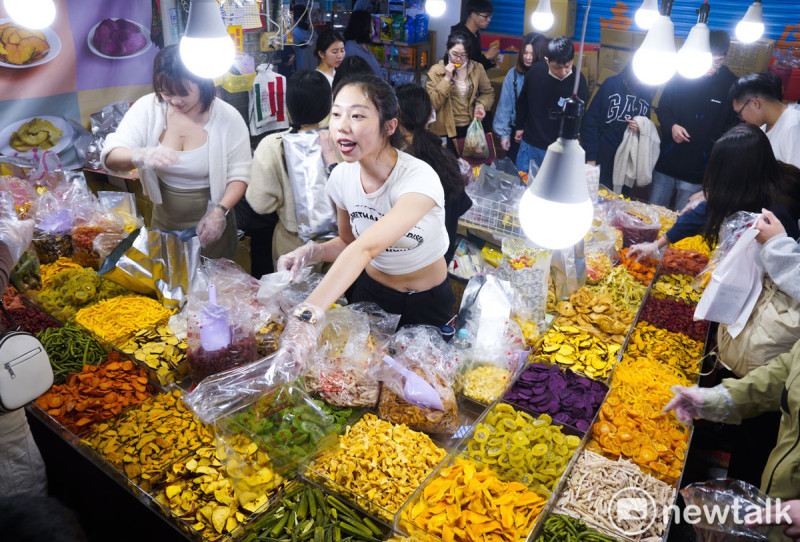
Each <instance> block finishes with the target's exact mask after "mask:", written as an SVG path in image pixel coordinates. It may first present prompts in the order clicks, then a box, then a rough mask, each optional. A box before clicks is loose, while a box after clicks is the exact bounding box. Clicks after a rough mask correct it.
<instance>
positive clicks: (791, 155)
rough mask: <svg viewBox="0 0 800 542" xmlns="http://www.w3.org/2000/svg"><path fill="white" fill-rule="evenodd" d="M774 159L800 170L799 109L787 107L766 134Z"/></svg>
mask: <svg viewBox="0 0 800 542" xmlns="http://www.w3.org/2000/svg"><path fill="white" fill-rule="evenodd" d="M767 139H769V142H770V145H772V152H774V153H775V158H776V159H778V160H780V161H781V162H783V163H785V164H792V165H793V166H795V167H798V168H800V109H794V108H792V107H789V108H787V109H786V111H784V112H783V114H782V115H781V116H780V117H779V118H778V122H776V123H775V124H774V125H773V126H772V129H771V130H769V131H768V132H767Z"/></svg>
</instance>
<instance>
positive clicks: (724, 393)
mask: <svg viewBox="0 0 800 542" xmlns="http://www.w3.org/2000/svg"><path fill="white" fill-rule="evenodd" d="M670 390H671V391H672V393H674V394H675V397H673V398H672V400H671V401H670V402H669V403H667V406H665V407H664V410H663V413H664V414H666V413H667V412H669V411H670V410H674V411H675V417H676V418H678V421H680V422H681V423H684V424H688V423H689V421H690V420H691V419H692V418H702V419H704V420H709V421H712V422H722V423H732V424H739V423H742V417H741V415H740V414H739V411H738V409H737V408H736V404H735V403H734V402H733V398H732V397H731V394H730V392H728V389H727V388H726V387H725V386H723V385H722V384H719V385H717V386H714V387H713V388H699V387H697V386H693V387H691V388H687V387H685V386H672V387H671V388H670Z"/></svg>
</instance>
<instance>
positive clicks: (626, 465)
mask: <svg viewBox="0 0 800 542" xmlns="http://www.w3.org/2000/svg"><path fill="white" fill-rule="evenodd" d="M643 494H644V495H647V496H648V497H649V498H647V499H642V500H644V501H646V502H645V503H644V505H645V506H646V507H647V510H646V511H645V510H642V513H641V514H638V513H631V514H620V513H613V512H612V511H613V510H616V511H619V510H620V509H621V508H620V507H621V505H622V502H621V500H622V499H625V498H633V499H635V498H639V499H641V497H642V495H643ZM675 496H676V489H675V487H673V486H671V485H670V484H668V483H666V482H664V481H662V480H659V479H657V478H655V477H653V476H650V475H649V474H647V473H644V472H642V471H641V470H640V469H639V468H638V467H637V466H636V465H634V464H632V463H631V462H629V461H626V460H624V459H619V460H617V461H613V460H611V459H607V458H605V457H603V456H601V455H599V454H597V453H594V452H592V451H591V450H584V451H583V453H582V454H581V456H580V457H579V458H578V461H577V462H576V463H575V466H574V467H573V468H572V474H571V475H570V478H569V481H568V482H567V485H566V486H565V488H564V490H563V491H562V492H561V495H559V497H558V501H557V504H556V506H557V507H558V508H559V509H561V510H564V511H566V512H569V513H570V514H573V515H575V516H578V517H580V518H583V519H585V520H587V521H590V522H592V523H595V524H597V525H599V526H601V527H603V528H605V529H608V530H609V531H610V532H612V533H617V534H618V535H622V536H624V537H625V539H630V537H631V536H632V535H631V534H630V533H637V534H634V535H633V536H634V537H635V538H634V539H635V540H661V539H663V538H664V534H665V533H666V530H667V520H668V519H669V517H670V516H669V514H668V513H665V512H667V509H668V508H669V507H670V506H672V504H673V503H674V502H675Z"/></svg>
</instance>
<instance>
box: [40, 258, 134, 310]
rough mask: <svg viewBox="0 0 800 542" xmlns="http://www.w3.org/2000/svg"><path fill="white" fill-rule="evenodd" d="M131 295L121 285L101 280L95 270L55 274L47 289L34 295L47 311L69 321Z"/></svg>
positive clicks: (69, 270)
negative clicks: (81, 312)
mask: <svg viewBox="0 0 800 542" xmlns="http://www.w3.org/2000/svg"><path fill="white" fill-rule="evenodd" d="M129 293H130V290H128V289H126V288H124V287H122V286H120V285H119V284H116V283H114V282H111V281H110V280H107V279H104V278H102V277H98V276H97V272H96V271H95V270H94V269H67V270H65V271H62V272H60V273H58V274H57V275H55V276H54V277H53V278H52V281H51V282H50V285H49V286H48V287H47V288H44V289H43V290H41V291H39V292H36V293H35V294H33V295H34V299H35V300H36V301H37V302H38V303H39V304H40V305H42V307H43V308H44V309H45V310H47V312H49V313H51V314H53V315H54V316H56V317H57V318H59V319H60V320H62V321H66V320H69V319H70V318H72V317H73V316H75V314H76V313H77V312H78V311H79V310H81V308H83V307H86V306H88V305H91V304H92V303H96V302H98V301H101V300H103V299H109V298H113V297H117V296H120V295H125V294H129Z"/></svg>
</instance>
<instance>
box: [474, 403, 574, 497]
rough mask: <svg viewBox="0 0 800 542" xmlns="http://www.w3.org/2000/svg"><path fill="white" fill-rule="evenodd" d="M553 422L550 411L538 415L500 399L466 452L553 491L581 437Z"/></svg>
mask: <svg viewBox="0 0 800 542" xmlns="http://www.w3.org/2000/svg"><path fill="white" fill-rule="evenodd" d="M552 422H553V419H552V418H551V417H550V416H549V415H547V414H540V415H539V416H538V417H537V418H534V417H533V416H531V415H530V414H528V413H527V412H524V411H522V410H517V409H515V408H514V407H512V406H511V405H509V404H506V403H497V404H496V405H495V406H494V407H493V408H492V410H491V411H490V412H489V413H488V414H487V415H486V416H485V417H484V418H483V421H482V422H481V423H479V424H478V425H476V426H475V430H474V431H473V433H472V439H471V440H470V441H469V442H468V443H467V451H466V453H467V455H469V456H470V457H472V458H473V459H475V460H476V461H480V462H482V463H486V464H488V465H492V466H495V465H496V466H497V469H498V471H500V472H505V473H507V474H508V475H510V476H513V477H514V478H516V479H518V480H520V481H521V482H523V483H525V484H528V483H530V484H536V485H541V486H542V487H545V488H547V489H548V490H550V491H553V489H555V486H556V484H557V483H558V481H559V480H560V479H561V476H562V475H563V474H564V472H565V471H566V469H567V465H568V464H569V461H570V459H572V456H573V455H575V450H577V449H578V446H580V444H581V439H580V437H578V436H576V435H569V434H564V433H563V432H562V431H563V427H562V426H560V425H553V423H552Z"/></svg>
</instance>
